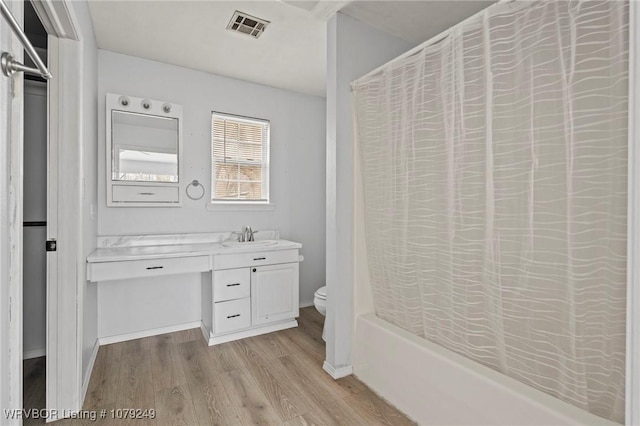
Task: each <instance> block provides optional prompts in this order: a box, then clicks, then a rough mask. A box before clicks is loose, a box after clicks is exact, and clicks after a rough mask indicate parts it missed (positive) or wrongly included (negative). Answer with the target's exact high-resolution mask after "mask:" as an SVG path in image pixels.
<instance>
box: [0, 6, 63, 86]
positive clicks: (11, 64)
mask: <svg viewBox="0 0 640 426" xmlns="http://www.w3.org/2000/svg"><path fill="white" fill-rule="evenodd" d="M0 11H1V12H2V16H4V18H5V19H6V20H7V22H8V23H9V26H10V27H11V29H12V30H13V33H14V34H15V35H16V36H17V37H18V39H19V40H20V43H22V46H23V47H24V50H26V51H27V54H28V55H29V57H30V58H31V60H32V61H33V63H34V64H36V67H38V68H37V69H36V68H31V67H28V66H26V65H24V64H21V63H20V62H18V61H16V60H15V59H13V55H11V54H10V53H9V52H2V56H0V65H1V66H2V73H3V74H4V75H6V76H7V77H10V76H11V75H13V73H15V72H26V73H29V74H35V75H39V76H41V77H42V78H44V79H45V80H49V79H50V78H51V77H52V76H51V73H50V72H49V70H48V69H47V67H46V66H45V65H44V63H43V62H42V59H40V56H38V53H37V52H36V49H35V48H34V47H33V45H32V44H31V42H30V41H29V39H28V38H27V35H26V34H25V33H24V31H22V28H20V24H18V21H16V18H15V17H14V16H13V14H12V13H11V11H10V10H9V8H8V7H7V5H6V4H5V2H4V0H0Z"/></svg>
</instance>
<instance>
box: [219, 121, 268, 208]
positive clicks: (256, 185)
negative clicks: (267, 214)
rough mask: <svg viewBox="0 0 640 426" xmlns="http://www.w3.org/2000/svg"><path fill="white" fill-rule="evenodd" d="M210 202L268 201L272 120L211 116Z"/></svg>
mask: <svg viewBox="0 0 640 426" xmlns="http://www.w3.org/2000/svg"><path fill="white" fill-rule="evenodd" d="M211 153H212V161H211V180H212V182H211V201H212V202H214V203H216V202H234V203H235V202H260V203H268V202H269V121H267V120H260V119H255V118H246V117H239V116H235V115H228V114H220V113H216V112H214V113H212V115H211Z"/></svg>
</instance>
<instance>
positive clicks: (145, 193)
mask: <svg viewBox="0 0 640 426" xmlns="http://www.w3.org/2000/svg"><path fill="white" fill-rule="evenodd" d="M138 195H156V193H155V192H138Z"/></svg>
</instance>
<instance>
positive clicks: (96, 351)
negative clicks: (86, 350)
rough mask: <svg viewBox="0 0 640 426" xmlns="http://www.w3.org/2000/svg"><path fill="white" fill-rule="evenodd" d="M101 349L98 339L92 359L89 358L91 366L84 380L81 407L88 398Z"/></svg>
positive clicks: (92, 352)
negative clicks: (94, 368) (92, 374)
mask: <svg viewBox="0 0 640 426" xmlns="http://www.w3.org/2000/svg"><path fill="white" fill-rule="evenodd" d="M99 349H100V341H99V340H98V339H96V343H95V344H94V345H93V350H92V351H91V358H89V366H88V367H87V371H86V373H85V374H84V379H83V380H82V397H81V398H80V407H82V406H83V405H84V399H85V397H86V396H87V390H88V389H89V381H90V380H91V373H92V372H93V365H94V364H95V363H96V358H97V357H98V350H99Z"/></svg>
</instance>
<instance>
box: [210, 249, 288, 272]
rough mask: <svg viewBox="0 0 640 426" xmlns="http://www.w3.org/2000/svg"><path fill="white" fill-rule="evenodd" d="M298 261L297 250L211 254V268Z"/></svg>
mask: <svg viewBox="0 0 640 426" xmlns="http://www.w3.org/2000/svg"><path fill="white" fill-rule="evenodd" d="M297 261H298V250H277V251H263V252H256V253H238V254H220V255H215V256H213V269H231V268H242V267H245V266H262V265H275V264H278V263H291V262H297Z"/></svg>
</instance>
